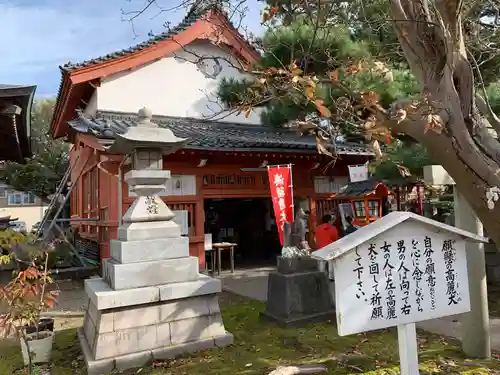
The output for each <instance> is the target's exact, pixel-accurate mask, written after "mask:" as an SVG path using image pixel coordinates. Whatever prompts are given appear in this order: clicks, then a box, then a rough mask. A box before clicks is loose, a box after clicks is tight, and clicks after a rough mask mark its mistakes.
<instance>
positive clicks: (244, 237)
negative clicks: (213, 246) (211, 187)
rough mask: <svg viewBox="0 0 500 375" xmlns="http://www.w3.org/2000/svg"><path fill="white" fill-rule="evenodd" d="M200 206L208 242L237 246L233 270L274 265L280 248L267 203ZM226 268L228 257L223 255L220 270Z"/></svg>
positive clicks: (238, 201)
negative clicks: (230, 243) (210, 239)
mask: <svg viewBox="0 0 500 375" xmlns="http://www.w3.org/2000/svg"><path fill="white" fill-rule="evenodd" d="M204 206H205V207H204V212H205V233H211V234H212V242H213V243H215V242H232V243H236V244H238V246H237V247H236V248H235V266H236V268H241V267H249V266H252V267H253V266H267V265H275V264H276V256H277V255H278V254H279V253H280V252H281V246H280V242H279V237H278V231H277V229H276V224H275V220H274V212H273V209H272V204H271V199H269V198H248V199H245V198H232V199H206V200H205V202H204ZM226 263H227V264H226ZM228 264H229V256H228V255H225V256H224V255H223V260H222V265H223V267H224V268H226V267H228Z"/></svg>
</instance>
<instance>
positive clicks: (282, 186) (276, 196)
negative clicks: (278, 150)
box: [268, 165, 293, 245]
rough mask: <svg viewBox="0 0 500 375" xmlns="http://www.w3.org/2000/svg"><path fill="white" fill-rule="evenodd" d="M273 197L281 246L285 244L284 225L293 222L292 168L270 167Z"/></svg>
mask: <svg viewBox="0 0 500 375" xmlns="http://www.w3.org/2000/svg"><path fill="white" fill-rule="evenodd" d="M268 175H269V183H270V188H271V197H272V200H273V208H274V216H275V218H276V225H277V227H278V234H279V237H280V242H281V245H283V244H284V235H283V227H284V223H291V222H293V190H292V189H293V187H292V167H291V165H288V166H273V167H268Z"/></svg>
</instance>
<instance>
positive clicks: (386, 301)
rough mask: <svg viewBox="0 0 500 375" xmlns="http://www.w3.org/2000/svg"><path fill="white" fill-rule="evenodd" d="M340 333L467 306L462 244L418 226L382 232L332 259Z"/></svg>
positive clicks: (410, 320)
mask: <svg viewBox="0 0 500 375" xmlns="http://www.w3.org/2000/svg"><path fill="white" fill-rule="evenodd" d="M334 273H335V284H336V285H335V287H336V294H337V296H336V298H337V311H338V316H339V320H340V323H339V332H340V333H341V334H342V335H347V334H353V333H359V332H366V331H370V330H375V329H381V328H387V327H392V326H396V325H400V324H407V323H413V322H418V321H422V320H428V319H433V318H437V317H441V316H446V315H454V314H460V313H462V312H467V311H469V309H470V302H469V291H468V283H467V263H466V257H465V243H464V241H461V240H457V239H456V238H455V237H454V236H453V235H450V236H448V237H447V236H446V235H445V234H443V233H431V234H429V233H428V231H426V230H425V229H422V228H420V227H417V228H411V229H408V230H406V231H403V232H402V233H401V234H400V235H398V230H397V229H395V230H393V231H391V233H390V235H386V234H381V235H379V236H375V237H374V238H372V239H370V240H369V241H367V242H366V243H363V244H361V245H359V246H357V247H356V248H354V249H352V250H351V251H349V252H348V253H346V254H345V255H343V256H342V257H339V258H338V259H336V261H335V270H334Z"/></svg>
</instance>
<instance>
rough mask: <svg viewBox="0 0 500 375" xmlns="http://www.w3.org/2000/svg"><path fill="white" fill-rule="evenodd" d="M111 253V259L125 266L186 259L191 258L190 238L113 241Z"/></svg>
mask: <svg viewBox="0 0 500 375" xmlns="http://www.w3.org/2000/svg"><path fill="white" fill-rule="evenodd" d="M110 251H111V257H112V258H113V259H115V260H116V261H118V262H119V263H123V264H124V263H137V262H147V261H153V260H163V259H175V258H186V257H188V256H189V238H188V237H177V238H161V239H154V240H141V241H120V240H112V241H111V242H110Z"/></svg>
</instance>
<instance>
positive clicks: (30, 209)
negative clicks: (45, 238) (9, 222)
mask: <svg viewBox="0 0 500 375" xmlns="http://www.w3.org/2000/svg"><path fill="white" fill-rule="evenodd" d="M47 207H48V206H47V205H43V206H24V207H20V206H14V207H9V206H6V207H3V208H0V217H5V216H10V217H11V219H13V218H18V220H19V221H24V222H25V223H26V230H28V231H30V230H31V227H32V226H33V224H36V223H37V222H39V221H41V220H42V219H43V215H44V213H45V210H46V209H47Z"/></svg>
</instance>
